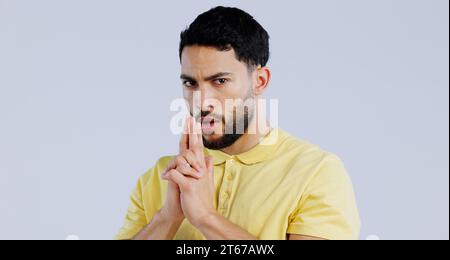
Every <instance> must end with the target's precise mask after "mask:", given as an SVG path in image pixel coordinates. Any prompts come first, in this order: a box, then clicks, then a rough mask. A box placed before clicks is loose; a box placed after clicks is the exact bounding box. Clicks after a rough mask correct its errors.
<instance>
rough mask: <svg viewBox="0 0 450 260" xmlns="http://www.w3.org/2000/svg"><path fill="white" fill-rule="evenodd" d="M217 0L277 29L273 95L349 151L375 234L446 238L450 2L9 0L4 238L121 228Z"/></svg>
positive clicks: (157, 152) (1, 7) (169, 147)
mask: <svg viewBox="0 0 450 260" xmlns="http://www.w3.org/2000/svg"><path fill="white" fill-rule="evenodd" d="M215 5H228V6H229V5H233V6H238V7H241V8H243V9H244V10H246V11H248V12H250V13H252V14H253V15H254V16H255V17H256V18H257V19H258V20H259V21H260V23H261V24H262V25H263V26H264V27H266V29H267V30H268V31H269V33H270V35H271V55H272V56H271V61H270V64H269V65H270V67H271V68H272V72H273V77H272V81H271V84H270V90H269V91H268V93H267V97H269V98H278V99H279V104H280V107H279V111H280V118H279V121H280V125H281V126H282V127H283V128H284V129H285V130H287V131H289V132H291V133H292V134H294V135H296V136H297V137H300V138H302V139H305V140H308V141H309V142H312V143H315V144H318V145H320V146H321V147H322V148H324V149H326V150H329V151H332V152H334V153H336V154H338V155H339V156H340V157H341V158H342V159H343V160H344V162H345V163H346V167H347V169H348V171H349V173H350V175H351V177H352V179H353V182H354V185H355V190H356V194H357V199H358V204H359V209H360V212H361V218H362V221H363V226H362V231H361V239H366V238H369V239H422V238H423V239H448V238H449V160H448V157H449V96H448V95H449V93H448V92H449V74H448V70H449V59H448V57H449V28H448V27H449V26H448V25H449V23H448V19H449V13H448V10H449V6H448V5H449V2H448V1H447V0H422V1H418V0H376V1H375V0H373V1H367V0H342V1H331V0H320V1H315V0H314V1H312V0H310V1H239V2H238V1H174V0H168V1H144V0H141V1H137V0H131V1H130V0H123V1H118V0H114V1H112V0H77V1H75V0H73V1H62V0H41V1H34V0H28V1H25V0H0V239H66V238H67V237H68V238H71V239H76V238H80V239H110V238H112V237H113V236H114V234H115V232H116V231H117V230H118V228H119V227H120V225H121V223H122V219H123V217H124V214H125V211H126V208H127V206H128V195H129V193H130V191H131V190H132V188H133V186H134V185H135V183H136V180H137V178H138V176H139V175H141V174H142V173H144V172H145V171H146V170H147V169H148V168H150V167H152V165H153V164H154V163H155V161H156V160H157V159H158V158H159V157H160V156H162V155H167V154H173V153H175V152H176V151H177V142H178V136H175V135H173V134H171V132H170V128H169V127H170V119H171V116H173V115H174V114H175V113H174V112H172V111H170V109H169V105H170V102H171V101H172V100H173V99H174V98H179V97H181V85H180V82H179V79H178V76H179V61H178V52H177V51H178V40H179V32H180V31H181V30H182V29H184V28H185V27H186V26H187V25H188V24H189V22H191V21H192V20H193V19H194V18H195V17H196V15H198V14H199V13H200V12H203V11H205V10H207V9H209V8H211V7H213V6H215Z"/></svg>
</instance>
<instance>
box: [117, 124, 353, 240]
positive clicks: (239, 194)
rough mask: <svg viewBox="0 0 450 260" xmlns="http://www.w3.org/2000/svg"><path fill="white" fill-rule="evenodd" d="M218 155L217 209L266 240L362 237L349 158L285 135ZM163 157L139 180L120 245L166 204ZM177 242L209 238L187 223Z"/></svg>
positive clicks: (274, 133) (273, 134)
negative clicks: (237, 152) (347, 165)
mask: <svg viewBox="0 0 450 260" xmlns="http://www.w3.org/2000/svg"><path fill="white" fill-rule="evenodd" d="M205 154H208V155H212V156H213V157H214V178H215V186H216V207H217V211H218V212H219V213H220V214H222V215H223V216H224V217H226V218H227V219H228V220H230V221H231V222H233V223H234V224H237V225H238V226H240V227H242V228H243V229H245V230H247V231H248V232H249V233H251V234H252V235H254V236H255V237H257V238H258V239H265V240H267V239H271V240H272V239H274V240H279V239H286V234H298V235H306V236H314V237H320V238H325V239H357V238H358V236H359V229H360V220H359V215H358V210H357V207H356V203H355V197H354V192H353V188H352V183H351V181H350V179H349V176H348V175H347V172H346V170H345V168H344V166H343V164H342V162H341V160H340V159H339V158H338V157H336V156H335V155H333V154H331V153H328V152H325V151H322V150H321V149H319V148H318V147H317V146H314V145H312V144H309V143H307V142H305V141H303V140H299V139H296V138H294V137H292V136H291V135H289V134H288V133H286V132H284V131H283V130H281V129H275V130H272V132H271V133H270V134H269V135H268V136H266V137H265V138H264V139H263V141H262V142H261V143H260V144H258V145H257V146H256V147H254V148H253V149H251V150H250V151H248V152H245V153H242V154H240V155H235V156H230V155H227V154H225V153H223V152H221V151H214V150H208V149H205ZM172 158H173V156H170V157H163V158H161V159H160V160H159V161H158V162H157V163H156V166H155V167H154V168H153V169H151V170H149V171H148V172H147V173H145V174H144V175H143V176H142V177H141V178H140V179H139V181H138V184H137V187H136V188H135V190H134V191H133V193H132V195H131V205H130V207H129V209H128V213H127V215H126V218H125V223H124V225H123V227H122V228H121V230H120V231H119V234H118V235H117V237H116V238H117V239H130V238H132V237H133V236H134V235H135V234H137V233H138V232H139V231H140V230H141V229H142V228H143V227H144V226H145V225H147V224H148V223H150V221H151V220H152V218H153V216H154V215H155V213H156V212H157V211H158V210H159V209H160V208H161V207H162V206H163V204H164V201H165V195H166V189H167V181H165V180H162V179H161V177H160V175H161V173H162V172H163V171H164V170H165V168H166V166H167V164H168V163H169V162H170V161H171V160H172ZM175 239H187V240H195V239H205V238H204V236H203V235H202V234H201V233H200V232H199V231H198V230H197V229H196V228H195V227H193V226H192V225H191V224H190V223H189V222H188V221H187V220H185V221H184V222H183V224H182V225H181V227H180V229H179V230H178V232H177V234H176V236H175Z"/></svg>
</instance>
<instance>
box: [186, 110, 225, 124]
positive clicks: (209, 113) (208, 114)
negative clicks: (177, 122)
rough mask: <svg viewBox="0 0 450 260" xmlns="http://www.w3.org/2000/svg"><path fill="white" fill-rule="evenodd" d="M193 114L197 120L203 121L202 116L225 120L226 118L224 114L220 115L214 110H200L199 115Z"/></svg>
mask: <svg viewBox="0 0 450 260" xmlns="http://www.w3.org/2000/svg"><path fill="white" fill-rule="evenodd" d="M191 116H192V117H194V118H195V121H197V122H201V120H202V117H207V116H208V117H211V118H213V119H214V120H216V121H222V122H223V121H225V118H224V117H223V116H222V115H218V114H214V113H213V112H210V111H200V113H198V114H197V115H195V116H194V115H192V113H191Z"/></svg>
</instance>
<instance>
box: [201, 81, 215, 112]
mask: <svg viewBox="0 0 450 260" xmlns="http://www.w3.org/2000/svg"><path fill="white" fill-rule="evenodd" d="M200 89H201V90H200V91H201V111H203V112H210V113H212V112H213V111H214V109H215V107H216V106H217V104H216V103H217V101H216V99H215V95H214V91H213V90H211V89H210V88H209V87H208V86H206V87H203V88H200Z"/></svg>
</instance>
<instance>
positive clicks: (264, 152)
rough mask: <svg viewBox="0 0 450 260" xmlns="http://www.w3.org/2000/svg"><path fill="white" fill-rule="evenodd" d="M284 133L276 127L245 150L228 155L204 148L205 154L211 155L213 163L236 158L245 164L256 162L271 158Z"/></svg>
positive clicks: (219, 163)
mask: <svg viewBox="0 0 450 260" xmlns="http://www.w3.org/2000/svg"><path fill="white" fill-rule="evenodd" d="M284 137H285V135H284V134H283V132H282V131H281V130H280V129H279V128H277V129H273V130H272V131H270V133H269V134H268V135H266V136H265V137H264V138H262V140H261V142H260V143H258V144H257V145H256V146H255V147H253V148H252V149H250V150H249V151H247V152H244V153H241V154H238V155H229V154H226V153H224V152H222V151H220V150H210V149H206V148H205V153H206V154H207V155H210V156H213V158H214V165H216V166H217V165H221V164H223V163H225V161H227V160H230V159H237V160H239V161H240V162H242V163H243V164H245V165H252V164H257V163H260V162H264V161H266V160H268V159H270V158H271V156H272V155H273V154H274V153H275V150H276V149H277V147H278V146H279V144H280V143H281V142H282V141H283V139H284Z"/></svg>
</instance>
